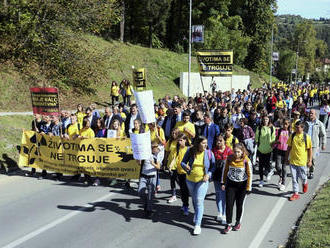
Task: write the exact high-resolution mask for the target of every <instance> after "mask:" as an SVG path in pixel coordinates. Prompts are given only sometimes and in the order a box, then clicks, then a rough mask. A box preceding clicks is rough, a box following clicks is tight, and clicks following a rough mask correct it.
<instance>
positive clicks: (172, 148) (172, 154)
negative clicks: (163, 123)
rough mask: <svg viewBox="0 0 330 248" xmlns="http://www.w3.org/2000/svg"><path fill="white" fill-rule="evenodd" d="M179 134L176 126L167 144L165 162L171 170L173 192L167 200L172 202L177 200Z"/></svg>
mask: <svg viewBox="0 0 330 248" xmlns="http://www.w3.org/2000/svg"><path fill="white" fill-rule="evenodd" d="M178 135H179V129H178V128H174V129H173V130H172V131H171V135H170V138H169V140H168V141H167V143H166V145H165V155H164V164H165V165H166V166H167V168H168V170H169V172H170V182H171V193H172V195H171V197H170V198H169V199H168V200H167V202H168V203H172V202H175V201H176V200H177V199H176V188H175V182H176V181H177V171H176V168H177V166H176V149H177V137H178Z"/></svg>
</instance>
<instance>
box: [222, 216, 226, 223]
mask: <svg viewBox="0 0 330 248" xmlns="http://www.w3.org/2000/svg"><path fill="white" fill-rule="evenodd" d="M221 224H222V225H227V221H226V216H223V218H222V221H221Z"/></svg>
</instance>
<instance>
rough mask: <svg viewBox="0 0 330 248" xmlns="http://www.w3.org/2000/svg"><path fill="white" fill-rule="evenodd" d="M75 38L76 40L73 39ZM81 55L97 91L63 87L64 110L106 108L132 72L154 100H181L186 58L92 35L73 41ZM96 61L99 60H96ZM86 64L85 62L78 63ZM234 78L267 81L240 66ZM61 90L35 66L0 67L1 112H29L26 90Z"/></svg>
mask: <svg viewBox="0 0 330 248" xmlns="http://www.w3.org/2000/svg"><path fill="white" fill-rule="evenodd" d="M73 37H75V36H73ZM72 42H74V43H75V45H76V47H79V49H80V51H81V52H83V53H86V54H89V56H88V58H90V63H89V64H90V70H93V68H94V69H95V68H96V67H98V70H95V71H98V72H99V73H100V74H101V75H98V80H97V83H94V84H91V85H90V87H91V88H93V89H96V94H93V95H77V94H76V93H75V92H74V90H73V89H70V88H67V87H66V88H65V87H62V88H61V89H60V104H61V107H63V108H69V109H74V108H75V106H76V104H77V103H79V102H81V103H83V104H84V105H89V104H90V103H91V102H98V103H100V105H106V103H107V102H109V100H110V97H109V93H110V89H109V88H110V83H111V81H113V80H116V81H117V82H120V81H121V80H122V79H123V78H127V79H129V80H132V69H131V66H132V65H134V66H135V68H141V67H144V68H146V76H147V89H152V90H153V92H154V97H155V98H156V99H158V98H160V97H163V96H164V95H165V94H170V95H174V94H178V95H181V96H182V92H181V91H180V89H179V86H178V85H176V84H175V82H177V83H178V82H179V77H180V72H182V71H188V55H187V54H178V53H174V52H170V51H168V50H165V49H150V48H146V47H141V46H137V45H132V44H129V43H120V42H118V41H106V40H104V39H102V38H100V37H96V36H92V35H87V34H85V35H82V36H79V39H76V40H73V41H72ZM95 56H98V57H100V58H102V60H101V61H103V62H102V63H95V62H93V58H94V57H95ZM97 61H99V60H97ZM80 62H81V63H88V61H80ZM192 71H193V72H198V65H197V62H196V58H194V57H193V58H192ZM234 74H243V75H250V76H251V80H252V84H253V86H254V87H259V86H261V85H262V83H263V82H264V80H266V81H268V80H269V78H268V76H267V75H261V76H259V75H258V74H256V73H253V72H249V71H248V70H246V69H243V68H241V67H239V66H234ZM56 84H57V85H59V86H61V85H62V86H63V84H61V83H59V82H58V81H55V79H54V82H53V81H52V79H46V76H45V75H44V74H43V73H42V70H41V69H40V68H39V66H38V65H36V64H34V63H33V62H31V64H30V65H29V67H28V73H27V71H26V70H25V71H24V70H21V69H19V68H17V67H15V66H14V65H13V64H10V63H7V64H2V65H1V67H0V90H1V91H2V92H5V94H2V97H1V99H0V111H31V100H30V93H29V87H32V86H40V87H41V86H43V85H46V86H54V85H56Z"/></svg>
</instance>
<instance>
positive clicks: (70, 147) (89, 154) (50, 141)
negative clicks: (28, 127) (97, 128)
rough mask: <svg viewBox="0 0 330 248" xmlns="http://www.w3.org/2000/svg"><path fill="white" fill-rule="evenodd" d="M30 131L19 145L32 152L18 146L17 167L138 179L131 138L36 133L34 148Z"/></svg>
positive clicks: (24, 135) (138, 167)
mask: <svg viewBox="0 0 330 248" xmlns="http://www.w3.org/2000/svg"><path fill="white" fill-rule="evenodd" d="M30 132H31V131H29V132H24V133H23V137H22V147H26V148H27V149H25V152H26V151H30V150H31V151H35V152H34V154H31V153H29V154H26V153H25V152H24V148H23V151H22V149H21V152H20V159H19V163H20V166H30V167H34V168H40V169H45V170H49V171H54V172H58V173H63V174H78V173H86V174H88V175H91V176H97V177H107V178H123V179H137V178H139V173H140V166H139V165H138V164H137V163H136V161H135V160H134V159H133V153H132V149H131V142H130V139H127V138H123V139H116V138H94V139H75V140H67V139H61V138H60V137H50V136H48V135H41V134H37V135H36V136H37V143H38V149H34V148H33V147H37V146H36V144H33V143H32V142H31V137H30V136H31V133H30ZM33 133H34V132H33ZM32 137H33V136H32ZM28 146H30V148H29V147H28ZM31 158H32V161H30V160H31ZM33 158H35V159H33ZM29 161H30V162H29ZM31 162H33V163H31Z"/></svg>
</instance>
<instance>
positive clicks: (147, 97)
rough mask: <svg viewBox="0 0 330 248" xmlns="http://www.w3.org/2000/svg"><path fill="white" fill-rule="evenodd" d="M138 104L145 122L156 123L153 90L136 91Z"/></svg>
mask: <svg viewBox="0 0 330 248" xmlns="http://www.w3.org/2000/svg"><path fill="white" fill-rule="evenodd" d="M134 94H135V99H136V105H137V107H138V109H139V114H140V116H141V120H142V122H143V123H154V122H155V121H156V117H155V111H154V98H153V94H152V90H146V91H140V92H137V91H136V92H134Z"/></svg>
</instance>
